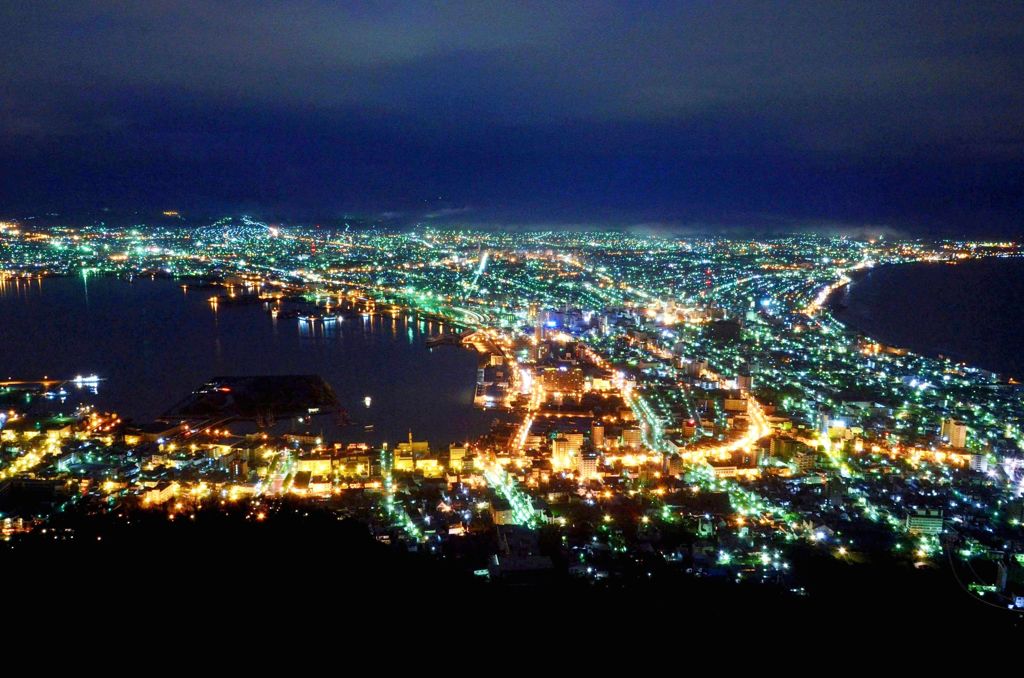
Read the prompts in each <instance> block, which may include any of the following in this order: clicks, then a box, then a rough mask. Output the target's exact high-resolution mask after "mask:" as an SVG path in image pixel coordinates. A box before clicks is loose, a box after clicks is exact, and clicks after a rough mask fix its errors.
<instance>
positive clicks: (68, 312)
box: [0, 276, 493, 445]
mask: <svg viewBox="0 0 1024 678" xmlns="http://www.w3.org/2000/svg"><path fill="white" fill-rule="evenodd" d="M215 293H216V292H215V291H214V290H209V289H194V288H193V289H190V290H189V291H187V292H186V291H183V290H182V288H181V286H180V285H179V284H178V283H175V282H172V281H169V280H159V279H158V280H150V279H148V278H147V279H143V280H136V281H135V282H131V283H129V282H127V281H122V280H117V279H113V278H104V277H96V276H93V277H90V278H88V279H87V280H86V279H83V278H81V277H75V278H50V279H46V280H43V281H32V282H30V283H20V284H15V283H10V282H8V283H3V284H0V380H2V379H7V378H15V379H39V378H41V377H43V376H49V377H59V378H71V377H74V376H75V375H78V374H82V375H88V374H92V373H95V374H97V375H99V376H100V377H102V378H103V379H104V380H103V381H102V382H101V383H100V384H99V387H98V392H97V394H96V395H92V396H88V398H89V399H90V402H94V403H95V404H96V405H97V406H98V407H100V408H101V409H105V410H112V411H115V412H118V413H119V414H120V415H121V416H122V417H124V418H125V419H132V420H135V421H138V422H146V421H149V420H151V419H153V418H154V417H156V416H159V415H160V414H161V413H163V412H165V411H166V410H168V409H169V408H170V407H171V406H172V405H174V404H175V403H177V402H178V401H179V400H181V399H182V398H184V397H185V396H187V395H188V394H189V393H190V392H191V391H192V390H193V389H195V388H196V387H197V386H199V385H201V384H202V383H203V382H205V381H206V380H208V379H209V378H210V377H213V376H222V375H225V376H235V375H257V374H318V375H320V376H322V377H323V378H324V379H326V380H327V382H328V383H329V384H330V385H331V386H332V387H333V388H334V391H335V393H336V394H337V395H338V398H339V400H340V401H341V405H342V406H343V407H344V408H345V409H346V410H348V411H349V414H350V416H351V418H352V419H353V420H355V422H356V423H355V425H352V426H348V427H345V428H342V429H340V430H337V427H336V425H333V426H332V422H331V421H327V422H322V421H320V422H318V419H314V424H313V426H314V427H323V426H325V425H326V426H327V427H328V432H329V435H337V436H338V437H340V438H342V439H347V440H366V441H367V442H379V441H382V440H384V441H391V442H395V441H398V440H404V439H405V438H406V436H407V431H408V429H410V428H411V429H412V432H413V434H414V436H415V437H416V439H417V440H424V439H426V440H429V441H430V442H431V443H432V444H435V445H446V444H447V443H449V442H452V441H462V440H466V439H467V438H475V437H476V436H479V435H481V434H482V433H485V432H486V431H487V429H488V426H489V424H490V422H491V421H492V419H493V414H487V413H485V412H482V411H479V410H477V409H475V408H474V407H473V405H472V401H473V389H474V384H475V379H476V366H477V359H476V356H475V354H474V353H472V352H470V351H468V350H465V349H462V348H459V347H455V346H442V347H438V348H436V349H433V350H431V349H428V348H427V347H426V346H425V344H424V340H425V339H426V338H427V337H428V336H430V335H433V334H438V333H440V332H441V331H442V329H444V328H442V327H441V326H440V325H439V324H438V323H436V322H427V321H420V320H418V319H413V318H408V319H407V317H406V316H405V315H401V314H400V315H399V316H398V317H397V318H392V317H391V315H379V314H378V315H373V316H371V317H369V318H363V317H355V318H346V319H344V320H341V321H339V322H338V323H337V325H336V327H334V328H331V327H330V326H325V325H323V324H318V325H316V326H314V328H313V330H310V328H309V326H308V325H306V324H305V323H300V321H299V320H297V319H295V318H291V319H286V318H277V319H273V318H271V316H270V314H269V313H267V311H266V310H264V308H263V305H262V304H253V305H244V306H225V305H223V304H222V305H220V307H219V309H218V310H216V311H214V310H213V309H212V308H211V305H210V303H209V301H208V299H209V297H211V296H213V295H214V294H215ZM447 329H448V330H451V328H447ZM366 396H370V397H371V399H372V402H371V405H370V407H368V408H367V407H366V406H365V404H364V402H363V399H364V397H366ZM324 419H329V418H324ZM334 421H335V422H336V419H335V420H334ZM365 424H373V426H374V430H373V431H372V432H366V431H365V430H364V425H365Z"/></svg>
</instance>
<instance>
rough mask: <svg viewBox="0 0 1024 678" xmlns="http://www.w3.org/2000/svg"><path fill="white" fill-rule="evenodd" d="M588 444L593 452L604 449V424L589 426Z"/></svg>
mask: <svg viewBox="0 0 1024 678" xmlns="http://www.w3.org/2000/svg"><path fill="white" fill-rule="evenodd" d="M590 444H591V445H593V446H594V449H595V450H601V449H603V448H604V424H602V423H601V422H599V421H595V422H594V423H593V424H591V425H590Z"/></svg>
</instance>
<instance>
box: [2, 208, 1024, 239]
mask: <svg viewBox="0 0 1024 678" xmlns="http://www.w3.org/2000/svg"><path fill="white" fill-rule="evenodd" d="M164 211H165V210H163V209H160V208H151V209H136V210H114V209H107V210H104V209H82V210H70V211H39V212H37V213H33V212H23V213H20V212H14V213H12V212H5V211H3V210H2V209H0V221H12V222H24V223H26V224H35V225H41V226H43V227H52V226H62V225H63V226H76V227H85V226H94V225H98V224H101V223H104V224H107V225H110V226H112V227H117V228H121V227H129V226H154V227H157V226H158V227H175V226H180V227H183V228H193V227H199V226H208V225H210V224H212V223H214V222H216V221H220V220H223V219H238V218H242V217H249V218H252V219H256V220H259V221H262V222H264V223H268V224H275V225H281V226H286V227H297V228H302V227H325V228H345V227H346V225H347V226H349V227H351V228H384V229H389V230H398V231H409V230H415V229H418V228H436V229H441V230H445V229H452V230H481V231H502V230H506V231H509V232H519V233H521V232H557V231H565V232H587V231H594V232H605V231H607V232H629V233H635V234H637V235H661V236H674V237H701V236H711V237H726V238H728V237H741V238H742V237H763V238H777V237H786V236H794V235H817V236H821V237H849V238H858V239H872V238H878V237H887V238H894V239H931V240H957V239H961V240H975V241H978V240H985V239H1000V240H1014V241H1015V240H1020V239H1024V227H1022V228H1021V229H1019V230H1014V229H1008V228H1002V229H989V230H978V231H974V232H971V233H966V234H965V233H964V232H963V231H960V230H957V229H954V228H944V229H937V228H930V229H929V228H924V227H917V228H915V227H913V226H909V227H899V226H894V225H888V224H873V223H865V224H853V223H851V224H839V223H824V222H820V223H818V222H815V221H814V220H804V221H792V222H785V223H778V222H776V223H770V224H764V223H762V224H758V223H751V222H745V223H744V222H733V223H694V222H690V223H687V222H650V221H647V222H634V221H628V220H607V221H600V220H592V221H586V220H578V221H575V222H573V221H563V222H552V221H543V220H541V221H528V220H497V219H495V220H490V221H473V220H471V219H466V220H454V219H450V218H447V219H441V218H436V217H435V218H427V217H416V216H415V215H411V214H410V215H406V214H394V213H384V214H373V213H367V214H342V215H337V214H320V215H312V214H303V213H301V212H298V213H296V214H288V213H287V212H279V211H269V214H268V213H267V212H264V211H262V210H250V211H245V210H236V211H231V210H225V211H219V210H210V211H209V213H203V211H201V210H197V211H181V212H179V213H178V214H177V215H175V216H168V215H166V214H164ZM166 211H175V212H178V210H173V209H171V208H167V210H166Z"/></svg>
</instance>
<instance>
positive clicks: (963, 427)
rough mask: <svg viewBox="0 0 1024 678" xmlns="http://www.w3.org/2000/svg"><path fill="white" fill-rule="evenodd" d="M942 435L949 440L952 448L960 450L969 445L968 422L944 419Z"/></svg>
mask: <svg viewBox="0 0 1024 678" xmlns="http://www.w3.org/2000/svg"><path fill="white" fill-rule="evenodd" d="M942 437H943V438H945V439H946V440H948V441H949V446H950V447H952V448H955V449H958V450H959V449H963V448H965V447H967V424H965V423H964V422H962V421H959V420H957V419H952V418H949V419H943V420H942Z"/></svg>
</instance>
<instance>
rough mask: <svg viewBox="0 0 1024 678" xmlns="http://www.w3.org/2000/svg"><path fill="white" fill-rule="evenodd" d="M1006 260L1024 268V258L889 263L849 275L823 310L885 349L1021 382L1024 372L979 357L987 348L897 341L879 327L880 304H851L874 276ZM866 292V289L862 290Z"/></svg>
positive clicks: (989, 263) (952, 336)
mask: <svg viewBox="0 0 1024 678" xmlns="http://www.w3.org/2000/svg"><path fill="white" fill-rule="evenodd" d="M1005 260H1011V261H1014V262H1018V263H1017V265H1018V266H1024V258H1022V257H985V258H979V259H972V260H963V261H913V262H903V263H886V264H880V265H877V266H874V267H872V268H869V269H861V270H857V271H851V272H848V273H847V275H848V276H849V277H850V282H849V283H848V284H846V285H843V286H842V287H839V288H837V289H835V290H834V291H833V292H832V294H830V295H829V297H828V298H827V299H826V300H825V303H824V304H823V307H824V308H826V309H827V310H828V312H829V314H830V315H831V316H832V317H833V318H834V319H835V320H836V321H837V322H839V323H840V324H841V325H842V326H843V327H844V328H846V329H847V330H849V331H851V332H854V333H857V334H859V335H863V336H864V337H866V338H869V339H871V340H872V341H876V342H878V343H880V344H883V345H885V346H889V347H892V348H896V349H901V350H906V351H909V352H911V353H914V354H917V355H920V356H923V357H927V358H931V359H935V360H949V361H951V362H954V363H956V364H961V365H964V366H966V367H968V368H972V369H979V370H984V371H986V372H991V373H992V374H994V375H996V376H997V378H998V379H1000V380H1003V381H1005V380H1008V379H1020V378H1021V376H1022V370H1020V369H1013V368H1012V367H1008V366H1006V365H1001V364H995V363H999V362H1001V361H999V360H998V359H996V360H994V361H987V360H985V359H984V358H979V356H978V353H979V352H983V348H982V347H980V346H976V347H972V349H973V350H964V349H963V347H955V348H953V347H943V346H939V345H938V343H942V340H939V341H938V342H937V341H936V340H935V339H929V338H924V337H921V338H917V339H915V338H908V337H906V336H903V337H899V338H897V337H896V336H894V333H895V332H894V331H892V329H891V328H890V330H889V331H887V330H886V328H883V327H879V326H878V323H879V322H880V320H879V318H878V316H877V315H876V314H879V313H881V312H882V309H881V308H880V307H879V306H878V305H877V304H869V303H866V302H864V301H863V299H862V300H860V302H859V304H860V305H862V307H861V308H856V310H854V309H855V307H856V306H858V302H854V303H850V302H851V300H852V298H853V296H854V295H855V294H856V293H857V291H858V286H859V285H860V284H862V283H864V282H865V281H867V280H868V279H869V278H870V277H871V276H872V275H874V274H876V273H879V272H883V275H889V274H891V272H892V271H895V270H899V271H900V272H901V273H902V272H904V271H911V270H921V271H935V270H938V269H939V267H940V266H950V267H960V266H964V265H968V266H970V265H972V264H979V265H992V264H993V262H1002V261H1005ZM862 289H863V288H861V290H862ZM872 292H874V293H878V291H876V290H872ZM904 296H905V297H907V298H909V297H910V296H911V295H909V294H908V295H904ZM957 336H958V335H957V333H955V332H953V333H951V334H950V337H949V339H950V340H954V339H956V338H957Z"/></svg>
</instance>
